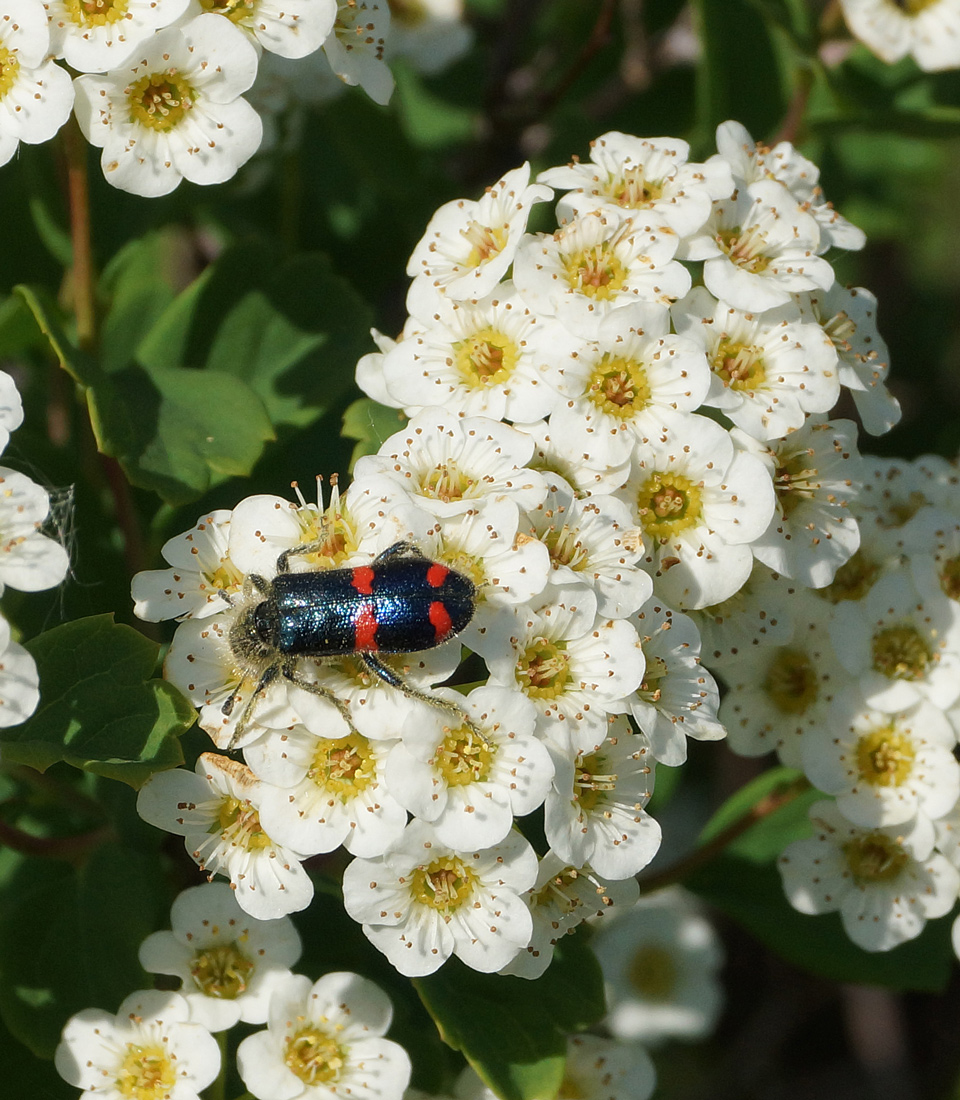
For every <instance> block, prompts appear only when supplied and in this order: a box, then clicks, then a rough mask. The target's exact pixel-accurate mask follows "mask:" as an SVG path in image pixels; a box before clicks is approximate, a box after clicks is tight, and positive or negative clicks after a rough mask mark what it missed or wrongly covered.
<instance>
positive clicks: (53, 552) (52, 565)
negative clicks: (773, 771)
mask: <svg viewBox="0 0 960 1100" xmlns="http://www.w3.org/2000/svg"><path fill="white" fill-rule="evenodd" d="M0 20H2V16H0ZM0 50H2V47H0ZM0 79H2V77H0ZM0 149H2V144H0ZM22 423H23V405H22V403H21V401H20V393H19V391H18V390H17V386H16V383H15V382H14V380H13V379H12V378H11V377H10V375H9V374H7V373H6V372H5V371H0V454H2V453H3V452H4V451H5V450H6V448H7V444H8V443H9V442H10V433H11V432H12V431H15V430H16V429H17V428H19V427H20V425H21V424H22ZM49 511H50V497H49V495H48V493H47V491H46V489H44V488H43V487H42V486H40V485H38V484H37V483H36V482H35V481H33V480H32V479H31V478H29V477H27V476H26V475H25V474H21V473H19V472H18V471H16V470H11V469H9V468H8V467H7V466H0V594H2V593H3V590H4V589H5V588H7V587H10V588H15V589H17V590H18V591H20V592H41V591H42V590H43V589H45V588H55V587H56V586H57V585H58V584H60V582H61V581H62V580H63V579H64V577H65V576H66V575H67V570H68V569H69V567H70V559H69V557H68V555H67V551H66V550H65V549H64V548H63V546H61V545H60V543H59V542H56V541H55V540H54V539H52V538H48V537H47V536H46V535H44V534H42V532H41V530H40V529H41V527H42V526H43V524H44V522H45V521H46V519H47V516H48V514H49ZM39 701H40V680H39V677H38V676H37V666H36V664H35V663H34V660H33V658H32V657H31V656H30V654H29V653H28V652H27V651H26V650H25V649H24V648H23V646H21V645H19V644H18V643H17V642H15V641H13V640H12V638H11V635H10V624H9V623H8V622H7V620H6V619H5V618H4V617H3V616H2V615H0V727H6V726H16V725H18V724H19V723H20V722H23V721H25V720H26V719H27V718H29V717H30V715H31V714H33V712H34V711H35V710H36V709H37V703H38V702H39Z"/></svg>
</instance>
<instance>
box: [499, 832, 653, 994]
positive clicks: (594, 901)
mask: <svg viewBox="0 0 960 1100" xmlns="http://www.w3.org/2000/svg"><path fill="white" fill-rule="evenodd" d="M639 892H640V887H639V885H638V884H637V880H636V879H635V878H625V879H618V880H617V881H616V882H611V881H610V880H609V879H605V878H602V877H601V876H600V875H598V874H597V873H596V872H595V871H594V870H593V868H591V867H572V866H571V865H570V864H569V863H565V862H564V860H562V859H561V858H560V857H559V856H558V855H557V854H556V852H553V851H549V852H547V854H546V855H545V856H544V857H543V859H542V860H540V870H539V871H538V872H537V881H536V882H535V883H534V884H533V886H532V887H531V888H530V889H529V890H528V891H527V893H526V894H524V895H523V897H524V900H525V901H526V903H527V905H528V906H529V908H530V913H531V915H532V916H533V935H532V936H531V937H530V943H529V944H528V945H527V948H526V950H525V951H521V952H520V954H519V955H517V956H516V957H515V958H513V959H512V960H511V961H510V962H509V963H507V965H506V966H505V967H504V968H503V969H502V970H501V971H500V973H501V974H515V975H516V976H517V977H519V978H529V979H533V978H539V977H540V975H541V974H542V973H543V972H544V971H545V970H546V969H547V967H548V966H549V965H550V963H551V961H552V959H553V952H554V948H555V947H556V946H557V944H558V943H559V942H560V940H561V939H562V938H563V937H564V936H565V935H567V934H568V933H570V932H572V931H573V930H574V929H575V928H576V927H577V925H579V924H580V923H581V922H583V921H585V920H587V919H590V918H592V919H593V920H594V921H596V920H599V919H600V918H601V917H604V916H607V914H610V915H611V916H616V915H617V914H618V913H619V912H620V911H621V910H624V909H626V908H628V907H629V906H631V905H633V903H634V902H635V901H636V900H637V897H638V895H639Z"/></svg>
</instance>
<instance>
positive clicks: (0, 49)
mask: <svg viewBox="0 0 960 1100" xmlns="http://www.w3.org/2000/svg"><path fill="white" fill-rule="evenodd" d="M19 72H20V62H19V61H18V60H17V55H16V54H15V53H14V52H13V50H8V49H7V47H6V46H0V100H2V99H3V97H4V96H5V95H6V94H7V93H8V92H9V91H10V89H11V88H12V87H13V86H14V84H15V83H16V81H17V73H19Z"/></svg>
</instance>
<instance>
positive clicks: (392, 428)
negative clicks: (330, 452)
mask: <svg viewBox="0 0 960 1100" xmlns="http://www.w3.org/2000/svg"><path fill="white" fill-rule="evenodd" d="M406 422H407V418H406V417H405V416H404V415H403V413H402V411H401V410H400V409H391V408H388V407H387V406H386V405H378V404H377V402H376V401H374V400H373V399H372V398H370V397H361V398H358V399H357V400H356V401H353V402H352V403H351V404H349V405H348V406H347V408H346V410H345V411H344V414H343V428H342V429H341V435H343V436H345V437H346V438H347V439H355V440H356V441H357V445H356V446H355V447H354V448H353V454H352V455H351V456H350V469H351V470H352V469H353V467H354V466H355V465H356V462H357V459H358V458H362V457H363V455H372V454H376V453H377V451H378V450H379V449H380V447H381V445H382V444H383V442H384V440H385V439H389V438H390V436H392V435H393V433H394V432H398V431H400V429H401V428H402V427H403V426H404V424H406Z"/></svg>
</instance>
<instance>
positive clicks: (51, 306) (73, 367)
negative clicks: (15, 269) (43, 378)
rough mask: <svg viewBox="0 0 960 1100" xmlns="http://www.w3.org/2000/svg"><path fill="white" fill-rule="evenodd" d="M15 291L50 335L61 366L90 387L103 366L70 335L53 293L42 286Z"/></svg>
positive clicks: (22, 287) (48, 336)
mask: <svg viewBox="0 0 960 1100" xmlns="http://www.w3.org/2000/svg"><path fill="white" fill-rule="evenodd" d="M13 290H14V293H15V294H19V295H20V297H21V298H22V299H23V301H24V302H25V303H26V305H27V308H28V309H29V310H30V312H31V313H32V314H33V316H34V319H35V320H36V322H37V324H38V325H39V326H40V331H41V332H42V333H43V335H44V336H45V337H46V338H47V343H48V344H49V345H50V348H51V350H52V351H53V354H54V355H55V356H56V357H57V359H58V360H59V362H60V366H61V367H63V369H64V370H65V371H66V372H67V373H68V374H69V375H71V377H72V378H73V379H74V380H75V381H77V382H80V383H81V384H82V385H84V386H89V385H90V384H91V383H92V382H94V381H96V379H97V378H98V377H99V376H100V368H99V367H98V366H97V364H96V362H95V361H94V360H93V359H92V358H91V357H90V356H89V355H86V354H85V353H84V352H82V351H81V350H80V349H79V348H78V347H77V346H76V345H75V344H74V342H73V339H72V338H71V337H70V336H68V335H67V332H66V329H65V327H64V325H65V318H64V317H63V315H62V313H61V311H60V308H59V307H58V306H57V305H56V303H55V302H53V301H52V299H51V298H50V295H49V294H48V293H47V291H46V290H44V289H43V288H41V287H29V286H23V285H20V286H15V287H14V288H13Z"/></svg>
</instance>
